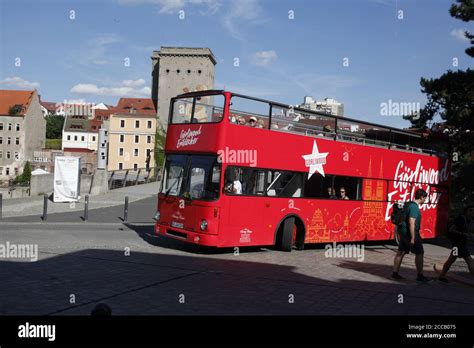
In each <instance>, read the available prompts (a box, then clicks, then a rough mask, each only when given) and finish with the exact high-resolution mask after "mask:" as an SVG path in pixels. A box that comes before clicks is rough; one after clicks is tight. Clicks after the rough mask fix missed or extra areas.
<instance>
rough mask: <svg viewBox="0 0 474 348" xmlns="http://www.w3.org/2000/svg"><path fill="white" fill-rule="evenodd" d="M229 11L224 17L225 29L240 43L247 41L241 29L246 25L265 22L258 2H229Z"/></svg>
mask: <svg viewBox="0 0 474 348" xmlns="http://www.w3.org/2000/svg"><path fill="white" fill-rule="evenodd" d="M227 5H228V11H226V15H224V16H223V17H222V23H223V25H224V28H225V29H226V30H227V31H228V32H229V34H230V35H231V36H232V37H233V38H234V39H237V40H239V41H246V40H245V37H244V35H243V34H242V32H241V31H240V29H239V28H241V27H244V25H243V22H246V23H245V24H246V25H248V24H249V23H250V24H256V23H259V22H262V21H264V16H263V14H262V11H261V8H260V6H259V3H258V0H232V2H230V6H229V2H227Z"/></svg>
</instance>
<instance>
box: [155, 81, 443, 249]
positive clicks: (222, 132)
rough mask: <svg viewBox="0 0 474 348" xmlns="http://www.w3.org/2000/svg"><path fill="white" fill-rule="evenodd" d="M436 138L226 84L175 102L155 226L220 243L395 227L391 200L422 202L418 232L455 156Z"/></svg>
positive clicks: (426, 225) (331, 237) (438, 227)
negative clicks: (420, 193) (422, 194)
mask: <svg viewBox="0 0 474 348" xmlns="http://www.w3.org/2000/svg"><path fill="white" fill-rule="evenodd" d="M444 151H446V149H445V148H443V144H442V142H435V141H433V140H430V139H425V138H424V137H423V136H422V135H420V134H418V133H415V132H410V131H406V130H400V129H395V128H391V127H386V126H381V125H377V124H373V123H369V122H363V121H358V120H355V119H350V118H345V117H337V116H332V115H329V114H326V113H321V112H315V111H311V110H306V109H302V108H297V107H292V106H290V105H285V104H281V103H277V102H272V101H268V100H263V99H258V98H252V97H248V96H244V95H240V94H236V93H231V92H228V91H218V90H210V91H201V92H193V93H186V94H182V95H179V96H177V97H176V98H173V99H172V100H171V103H170V115H169V125H168V131H167V137H166V147H165V155H166V159H165V164H164V169H163V177H162V187H161V190H160V193H159V195H158V208H157V213H156V215H155V220H156V225H155V233H156V234H158V235H163V236H168V237H171V238H176V239H179V240H183V241H186V242H190V243H195V244H200V245H206V246H216V247H230V246H232V247H241V246H268V245H276V246H277V247H278V248H279V249H281V250H285V251H291V250H292V249H293V248H297V249H303V247H304V244H305V243H328V242H349V241H377V240H380V241H383V240H388V239H392V238H393V235H394V233H393V231H394V228H393V225H392V224H391V222H390V214H391V211H392V208H393V204H395V203H396V202H400V201H407V200H410V199H413V196H414V192H415V190H416V189H417V188H422V189H424V190H426V191H427V192H428V194H429V200H428V201H427V202H426V204H424V205H423V206H422V207H421V211H422V215H423V219H422V225H421V231H420V232H421V236H422V237H423V238H434V237H436V236H437V235H438V233H440V232H441V231H442V230H443V227H444V226H445V225H446V223H447V218H448V217H447V211H448V209H447V208H448V207H447V205H448V202H449V199H448V197H449V183H450V165H451V164H450V161H449V158H448V156H447V153H446V152H444Z"/></svg>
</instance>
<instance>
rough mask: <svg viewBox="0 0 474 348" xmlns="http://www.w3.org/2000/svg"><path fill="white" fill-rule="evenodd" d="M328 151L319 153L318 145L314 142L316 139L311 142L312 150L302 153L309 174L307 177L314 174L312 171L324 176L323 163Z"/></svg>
mask: <svg viewBox="0 0 474 348" xmlns="http://www.w3.org/2000/svg"><path fill="white" fill-rule="evenodd" d="M328 154H329V152H323V153H320V152H319V150H318V145H317V144H316V140H315V141H314V144H313V152H312V153H310V154H309V155H303V156H301V157H303V159H304V163H305V166H306V167H308V168H309V175H308V179H309V178H311V176H312V175H313V174H314V172H318V173H319V174H321V175H322V176H324V168H323V165H325V164H326V157H327V155H328Z"/></svg>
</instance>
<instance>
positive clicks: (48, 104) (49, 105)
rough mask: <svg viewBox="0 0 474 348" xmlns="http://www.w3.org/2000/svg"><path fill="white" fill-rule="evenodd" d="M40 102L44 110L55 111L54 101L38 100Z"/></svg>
mask: <svg viewBox="0 0 474 348" xmlns="http://www.w3.org/2000/svg"><path fill="white" fill-rule="evenodd" d="M40 104H41V105H43V107H44V108H45V109H46V110H48V111H49V112H55V111H56V103H55V102H46V101H40Z"/></svg>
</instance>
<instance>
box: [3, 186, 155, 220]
mask: <svg viewBox="0 0 474 348" xmlns="http://www.w3.org/2000/svg"><path fill="white" fill-rule="evenodd" d="M159 187H160V183H159V182H152V183H149V184H143V185H137V186H127V187H124V188H120V189H115V190H111V191H109V192H107V193H104V194H101V195H97V196H89V210H94V209H100V208H106V207H114V206H120V205H123V204H124V200H125V196H128V197H129V202H130V203H132V202H135V201H138V200H142V199H145V198H149V199H152V200H153V199H156V195H157V193H158V190H159ZM84 199H85V197H84V196H82V197H81V199H80V200H79V202H76V203H54V202H52V200H48V219H49V216H50V215H51V214H55V213H71V212H83V211H84ZM2 210H3V214H2V216H3V218H4V219H6V218H10V217H25V216H41V215H42V214H43V196H35V197H29V198H16V199H4V200H3V209H2ZM76 215H77V214H76ZM66 221H67V220H66Z"/></svg>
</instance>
